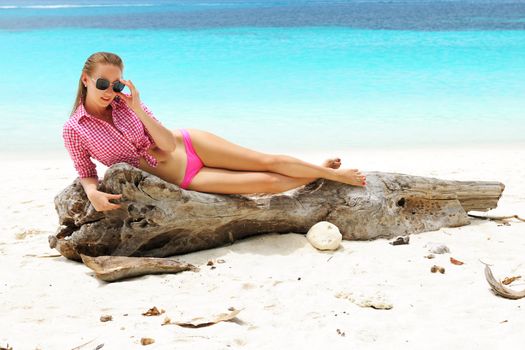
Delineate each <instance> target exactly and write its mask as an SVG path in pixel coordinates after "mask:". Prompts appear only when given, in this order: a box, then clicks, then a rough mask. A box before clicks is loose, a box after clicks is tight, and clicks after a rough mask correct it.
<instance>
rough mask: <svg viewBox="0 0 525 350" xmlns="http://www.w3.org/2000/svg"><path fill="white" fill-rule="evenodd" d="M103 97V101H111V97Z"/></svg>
mask: <svg viewBox="0 0 525 350" xmlns="http://www.w3.org/2000/svg"><path fill="white" fill-rule="evenodd" d="M101 99H102V101H104V102H109V101H111V98H109V97H101Z"/></svg>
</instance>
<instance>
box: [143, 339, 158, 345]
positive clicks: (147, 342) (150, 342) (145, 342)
mask: <svg viewBox="0 0 525 350" xmlns="http://www.w3.org/2000/svg"><path fill="white" fill-rule="evenodd" d="M140 343H141V344H142V345H150V344H153V343H155V339H153V338H140Z"/></svg>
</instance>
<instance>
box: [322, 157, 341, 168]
mask: <svg viewBox="0 0 525 350" xmlns="http://www.w3.org/2000/svg"><path fill="white" fill-rule="evenodd" d="M322 166H324V167H325V168H332V169H339V167H340V166H341V158H328V159H327V160H325V161H324V162H323V164H322Z"/></svg>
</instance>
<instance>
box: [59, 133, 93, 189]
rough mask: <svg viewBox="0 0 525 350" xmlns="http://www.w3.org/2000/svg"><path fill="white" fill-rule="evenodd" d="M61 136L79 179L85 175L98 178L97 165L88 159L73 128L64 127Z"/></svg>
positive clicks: (87, 154) (86, 152)
mask: <svg viewBox="0 0 525 350" xmlns="http://www.w3.org/2000/svg"><path fill="white" fill-rule="evenodd" d="M62 136H63V138H64V146H66V149H67V151H68V152H69V156H70V157H71V160H72V161H73V165H74V166H75V169H76V171H77V173H78V176H79V177H80V178H81V179H82V178H86V177H96V178H98V175H97V166H96V165H95V163H93V161H92V160H91V159H90V157H89V153H88V151H87V150H86V149H85V148H84V146H83V145H82V140H81V139H80V137H79V135H78V134H77V133H76V132H75V131H74V130H73V129H71V128H66V127H64V130H63V133H62Z"/></svg>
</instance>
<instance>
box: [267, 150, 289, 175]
mask: <svg viewBox="0 0 525 350" xmlns="http://www.w3.org/2000/svg"><path fill="white" fill-rule="evenodd" d="M289 162H290V157H288V156H285V155H281V154H269V155H268V156H266V157H265V158H264V159H263V164H264V166H265V167H266V169H267V170H268V171H271V172H274V173H277V172H279V171H278V169H280V168H281V166H282V165H283V164H286V163H289Z"/></svg>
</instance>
